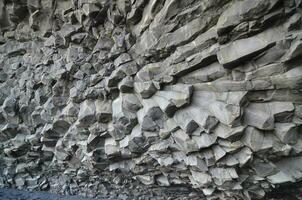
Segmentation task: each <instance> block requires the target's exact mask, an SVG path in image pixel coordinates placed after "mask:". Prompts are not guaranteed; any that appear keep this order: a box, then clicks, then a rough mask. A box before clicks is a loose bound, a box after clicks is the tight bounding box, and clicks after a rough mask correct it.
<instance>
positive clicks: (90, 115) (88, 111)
mask: <svg viewBox="0 0 302 200" xmlns="http://www.w3.org/2000/svg"><path fill="white" fill-rule="evenodd" d="M78 117H79V118H78V119H79V121H80V122H81V124H83V125H84V126H87V125H89V124H92V123H93V122H94V120H95V104H94V102H92V101H89V100H85V101H84V102H83V103H82V104H81V105H80V111H79V115H78Z"/></svg>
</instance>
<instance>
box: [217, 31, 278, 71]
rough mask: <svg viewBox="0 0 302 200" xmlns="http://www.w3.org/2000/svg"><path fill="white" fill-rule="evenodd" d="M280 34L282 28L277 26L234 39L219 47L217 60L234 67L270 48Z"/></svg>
mask: <svg viewBox="0 0 302 200" xmlns="http://www.w3.org/2000/svg"><path fill="white" fill-rule="evenodd" d="M276 35H278V37H275V36H276ZM282 35H283V33H282V28H280V27H277V28H275V29H271V30H268V31H267V32H263V33H260V34H258V35H256V36H252V37H250V38H246V39H241V40H236V41H234V42H232V43H230V44H228V45H226V46H223V47H221V48H220V50H219V51H218V53H217V57H218V61H219V63H220V64H222V65H224V66H226V67H234V66H236V65H238V64H239V63H241V62H243V61H245V60H247V59H249V58H251V57H253V56H255V55H258V54H259V53H261V52H263V51H265V50H266V49H269V48H271V47H272V46H274V45H275V41H277V40H278V39H279V38H282Z"/></svg>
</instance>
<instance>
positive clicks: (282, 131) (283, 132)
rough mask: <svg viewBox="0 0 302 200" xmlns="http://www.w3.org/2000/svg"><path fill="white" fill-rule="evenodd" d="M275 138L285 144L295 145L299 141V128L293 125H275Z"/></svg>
mask: <svg viewBox="0 0 302 200" xmlns="http://www.w3.org/2000/svg"><path fill="white" fill-rule="evenodd" d="M274 132H275V134H276V136H277V137H278V138H279V139H280V140H281V141H282V142H284V143H286V144H295V143H297V142H298V139H299V132H301V127H300V126H297V125H296V124H294V123H275V131H274Z"/></svg>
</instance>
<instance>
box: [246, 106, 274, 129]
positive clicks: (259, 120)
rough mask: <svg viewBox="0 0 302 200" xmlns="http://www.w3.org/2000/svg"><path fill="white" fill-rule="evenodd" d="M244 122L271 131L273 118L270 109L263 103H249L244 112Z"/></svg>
mask: <svg viewBox="0 0 302 200" xmlns="http://www.w3.org/2000/svg"><path fill="white" fill-rule="evenodd" d="M243 116H244V122H245V123H246V124H247V125H251V126H254V127H257V128H259V129H263V130H272V129H273V128H274V116H273V115H272V108H271V107H270V105H269V104H265V103H251V104H249V105H248V107H247V108H246V109H245V110H244V113H243Z"/></svg>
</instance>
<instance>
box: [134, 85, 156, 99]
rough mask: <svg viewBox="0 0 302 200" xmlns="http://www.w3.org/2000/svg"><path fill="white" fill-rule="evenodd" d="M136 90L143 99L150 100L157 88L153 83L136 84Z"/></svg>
mask: <svg viewBox="0 0 302 200" xmlns="http://www.w3.org/2000/svg"><path fill="white" fill-rule="evenodd" d="M134 90H135V91H136V92H137V93H138V94H140V95H141V97H142V98H144V99H147V98H150V97H151V96H152V95H153V94H154V93H155V92H156V91H157V88H156V87H155V85H154V84H153V82H151V81H149V82H144V83H142V82H134Z"/></svg>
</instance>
